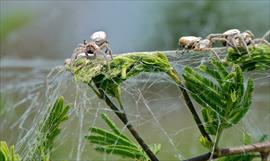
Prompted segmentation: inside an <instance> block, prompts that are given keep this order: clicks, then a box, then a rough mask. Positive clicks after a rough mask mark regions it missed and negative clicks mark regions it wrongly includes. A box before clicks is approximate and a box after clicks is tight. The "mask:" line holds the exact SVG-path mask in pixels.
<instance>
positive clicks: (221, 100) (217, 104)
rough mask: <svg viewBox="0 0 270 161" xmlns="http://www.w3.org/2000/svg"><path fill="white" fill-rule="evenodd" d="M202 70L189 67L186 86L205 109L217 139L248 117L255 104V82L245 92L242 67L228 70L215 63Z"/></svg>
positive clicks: (249, 81)
mask: <svg viewBox="0 0 270 161" xmlns="http://www.w3.org/2000/svg"><path fill="white" fill-rule="evenodd" d="M198 69H199V71H196V70H194V69H192V68H190V67H185V69H184V73H183V77H184V79H185V85H186V87H187V89H188V90H189V91H190V93H191V96H192V97H193V98H194V99H195V101H196V102H197V103H198V104H200V105H201V107H202V116H203V118H204V121H205V122H206V125H205V128H206V131H207V132H208V133H209V134H211V135H216V133H217V130H218V129H219V130H221V131H222V129H224V128H228V127H231V126H232V125H233V124H236V123H238V122H239V121H240V120H241V118H243V116H244V115H245V114H246V112H247V111H248V109H249V106H250V104H251V100H252V98H251V97H252V91H253V81H252V80H251V79H249V80H248V84H247V87H246V88H245V86H244V76H243V72H242V70H241V68H240V67H239V66H238V65H233V67H228V66H227V65H224V64H222V63H221V62H219V61H217V60H214V59H213V60H211V61H210V64H209V65H208V66H206V65H202V66H200V67H199V68H198Z"/></svg>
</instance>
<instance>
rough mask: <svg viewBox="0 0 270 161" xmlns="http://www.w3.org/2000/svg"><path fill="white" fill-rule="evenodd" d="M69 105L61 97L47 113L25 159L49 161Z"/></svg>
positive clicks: (66, 116) (66, 117)
mask: <svg viewBox="0 0 270 161" xmlns="http://www.w3.org/2000/svg"><path fill="white" fill-rule="evenodd" d="M69 108H70V107H69V106H66V105H64V98H63V97H59V98H58V99H57V100H56V101H55V103H54V104H53V106H52V107H50V108H49V110H48V113H47V115H46V116H45V117H44V118H43V120H42V121H41V122H40V123H39V124H40V126H39V128H38V130H37V131H36V134H35V139H34V141H33V142H32V143H30V144H29V152H28V153H27V155H26V156H25V157H24V158H23V160H34V161H36V160H42V161H47V160H49V158H50V153H51V151H52V149H53V146H54V141H55V139H56V137H57V136H58V135H59V134H60V131H61V129H60V125H61V123H63V122H64V121H65V120H67V119H68V114H67V113H68V110H69Z"/></svg>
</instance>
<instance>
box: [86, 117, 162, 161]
mask: <svg viewBox="0 0 270 161" xmlns="http://www.w3.org/2000/svg"><path fill="white" fill-rule="evenodd" d="M101 116H102V118H103V120H104V121H105V123H106V124H107V125H108V126H109V127H110V128H111V130H112V131H107V130H105V129H101V128H98V127H91V128H90V129H89V131H90V134H89V135H87V136H85V138H86V139H87V140H89V141H90V142H91V143H93V144H95V145H96V147H95V150H97V151H100V152H104V153H108V154H114V155H119V156H122V157H127V158H132V159H137V160H142V161H147V160H149V158H148V156H147V155H146V153H145V152H144V151H143V150H142V149H141V148H139V146H137V144H136V143H134V142H133V141H131V139H129V138H128V137H127V136H126V135H124V134H123V133H121V132H120V130H119V129H118V128H117V127H116V125H115V123H114V122H113V121H112V120H111V119H110V118H109V117H108V116H107V115H106V114H104V113H102V114H101ZM160 148H161V145H160V144H154V145H152V146H150V149H151V150H152V151H153V153H154V154H157V153H158V152H159V150H160Z"/></svg>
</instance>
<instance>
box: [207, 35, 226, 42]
mask: <svg viewBox="0 0 270 161" xmlns="http://www.w3.org/2000/svg"><path fill="white" fill-rule="evenodd" d="M224 36H225V35H223V34H209V35H208V36H207V37H206V38H207V39H208V40H210V41H211V40H212V39H215V38H224Z"/></svg>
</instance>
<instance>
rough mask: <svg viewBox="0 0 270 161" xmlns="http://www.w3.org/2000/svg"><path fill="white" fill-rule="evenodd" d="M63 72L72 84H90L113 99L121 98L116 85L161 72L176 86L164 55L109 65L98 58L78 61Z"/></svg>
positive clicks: (126, 57)
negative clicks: (65, 72)
mask: <svg viewBox="0 0 270 161" xmlns="http://www.w3.org/2000/svg"><path fill="white" fill-rule="evenodd" d="M66 68H67V70H69V71H70V72H71V73H73V74H74V78H75V80H77V81H82V82H84V83H87V84H89V83H91V82H94V84H95V85H96V86H97V87H98V88H100V89H102V90H104V91H105V92H106V93H107V94H109V95H110V96H112V97H117V98H119V97H120V95H121V93H120V90H119V85H120V84H121V83H122V82H123V81H125V80H127V79H129V78H132V77H134V76H137V75H138V74H140V73H142V72H152V73H156V72H164V73H166V74H167V75H168V76H169V77H170V78H172V79H173V80H174V81H175V82H177V83H178V82H180V79H179V78H178V76H177V73H176V72H175V70H174V69H173V67H172V66H171V64H170V63H169V61H168V59H167V57H166V55H165V54H164V53H160V52H152V53H149V52H139V53H128V54H122V55H118V56H115V57H114V58H113V60H111V61H109V62H106V61H105V60H104V59H101V58H97V59H94V60H90V59H87V58H86V57H80V58H77V59H76V60H75V61H74V62H72V63H71V64H69V65H66Z"/></svg>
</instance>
